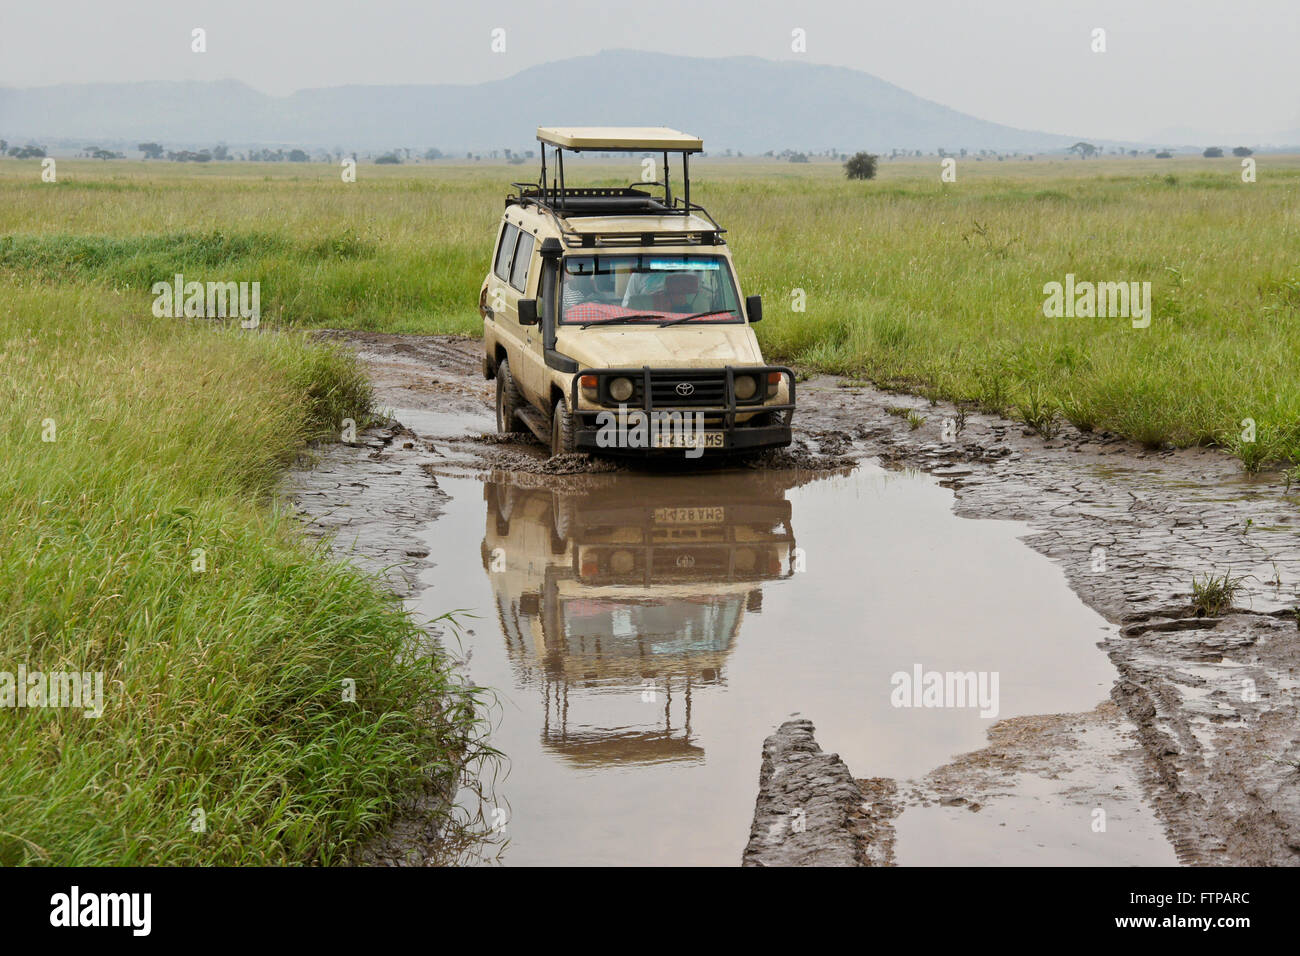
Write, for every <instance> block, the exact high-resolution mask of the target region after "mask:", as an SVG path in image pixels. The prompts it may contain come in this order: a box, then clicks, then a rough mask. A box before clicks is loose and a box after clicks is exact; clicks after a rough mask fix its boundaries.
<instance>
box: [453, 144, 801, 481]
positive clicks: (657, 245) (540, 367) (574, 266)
mask: <svg viewBox="0 0 1300 956" xmlns="http://www.w3.org/2000/svg"><path fill="white" fill-rule="evenodd" d="M537 139H538V142H539V143H540V145H541V177H540V179H539V181H538V182H537V183H535V184H533V183H513V184H512V185H513V186H514V187H515V189H516V192H514V193H513V194H511V195H510V196H509V197H507V199H506V203H505V213H504V215H503V216H502V218H501V224H500V229H499V231H498V234H497V242H496V247H495V253H494V256H493V261H492V267H491V269H490V270H489V271H488V275H487V278H486V279H485V280H484V281H483V287H482V291H481V293H480V296H479V311H480V312H481V314H482V316H483V346H484V356H483V373H484V376H485V377H486V378H488V379H495V380H496V420H497V430H498V431H499V432H517V431H522V430H523V429H524V428H527V429H528V430H530V431H531V432H533V434H535V435H536V436H537V438H538V439H539V440H540V441H542V442H543V443H545V444H547V445H549V446H550V450H551V454H552V455H560V454H565V453H568V452H573V451H577V450H583V451H593V452H604V453H609V454H654V453H656V452H658V453H662V452H664V451H667V450H670V449H677V450H678V452H679V453H680V452H681V451H683V450H685V453H686V455H687V456H688V457H691V458H696V457H699V456H700V455H702V454H704V453H706V452H708V453H710V454H734V453H740V452H752V451H757V450H760V449H763V448H770V447H777V446H784V445H788V444H790V421H791V418H792V416H793V414H794V374H793V373H792V372H791V370H790V369H788V368H786V367H784V366H777V365H768V364H766V363H765V362H764V361H763V356H762V354H761V353H760V351H759V347H758V341H757V339H756V338H755V337H754V331H753V329H752V328H751V327H750V326H752V325H753V323H755V322H758V321H759V320H760V319H761V318H762V316H763V309H762V301H761V299H760V297H759V296H756V295H755V296H750V297H748V298H742V296H741V291H740V285H739V282H738V280H737V278H736V274H735V270H734V269H733V268H732V261H731V252H730V250H729V249H728V248H727V244H726V241H725V240H724V238H723V234H724V232H725V230H724V229H722V227H721V226H719V225H718V223H717V222H716V221H715V220H714V219H713V217H712V216H710V215H709V213H708V212H707V211H706V210H705V209H704V207H703V206H700V205H699V204H697V203H693V202H691V192H690V166H689V157H690V155H691V154H692V153H698V152H700V150H701V149H702V145H703V144H702V143H701V141H700V140H698V139H696V138H694V137H692V136H688V135H686V134H684V133H680V132H677V131H676V130H671V129H663V128H646V129H641V128H551V127H542V128H539V129H538V130H537ZM548 148H549V149H550V151H551V159H552V165H551V167H550V169H551V174H552V179H551V181H550V182H549V183H548V182H547V170H548V167H547V152H548ZM566 151H568V152H575V153H576V152H583V151H590V152H601V153H607V152H626V153H640V154H648V155H650V156H654V155H656V154H662V157H663V178H662V181H650V182H641V183H637V184H634V185H630V186H626V187H599V188H592V187H575V186H567V185H566V184H565V179H564V154H565V152H566ZM671 154H677V155H679V156H680V158H681V168H682V189H683V195H682V196H681V197H678V196H674V195H673V191H672V186H671V183H670V177H669V163H668V157H669V156H670V155H671ZM644 168H646V169H647V170H650V169H651V168H652V166H651V163H650V162H646V164H645V167H644ZM651 175H653V174H651Z"/></svg>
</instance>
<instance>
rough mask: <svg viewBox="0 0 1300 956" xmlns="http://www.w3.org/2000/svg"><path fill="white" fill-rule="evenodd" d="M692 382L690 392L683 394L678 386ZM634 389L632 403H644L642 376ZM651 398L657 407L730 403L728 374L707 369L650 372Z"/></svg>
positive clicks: (635, 382)
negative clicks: (703, 370)
mask: <svg viewBox="0 0 1300 956" xmlns="http://www.w3.org/2000/svg"><path fill="white" fill-rule="evenodd" d="M682 385H689V386H690V394H689V395H683V394H682V393H681V392H680V391H678V388H679V386H682ZM634 386H635V392H634V393H633V395H632V403H633V404H636V405H641V404H643V402H644V396H643V394H642V393H643V390H644V387H645V383H644V380H643V379H636V380H634ZM650 397H651V399H652V400H653V402H654V407H655V408H683V407H695V406H701V405H714V406H718V405H726V404H727V376H726V373H722V374H719V373H718V372H714V371H707V372H674V373H671V374H665V373H663V372H651V373H650Z"/></svg>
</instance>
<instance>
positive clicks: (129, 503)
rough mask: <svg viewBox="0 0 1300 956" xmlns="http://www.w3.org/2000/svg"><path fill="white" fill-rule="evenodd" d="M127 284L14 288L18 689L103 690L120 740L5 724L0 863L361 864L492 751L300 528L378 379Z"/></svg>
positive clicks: (10, 320)
mask: <svg viewBox="0 0 1300 956" xmlns="http://www.w3.org/2000/svg"><path fill="white" fill-rule="evenodd" d="M100 195H107V194H104V193H101V194H100ZM88 205H89V207H90V208H91V209H96V208H97V206H98V204H96V203H90V204H88ZM7 208H8V206H7V204H6V209H7ZM101 212H102V211H101ZM32 215H33V217H34V218H33V221H34V222H41V221H43V218H42V216H40V215H38V214H36V213H32ZM123 230H124V232H126V233H128V234H129V233H130V232H131V230H130V229H128V228H126V227H125V226H124V227H123ZM187 267H188V264H187ZM110 286H111V284H107V283H102V282H91V283H78V282H71V283H69V282H67V281H65V280H64V279H54V280H49V279H45V278H42V279H40V280H37V279H35V278H34V277H33V276H32V275H30V274H28V273H26V272H23V271H21V270H20V271H18V272H17V273H16V274H14V273H12V272H11V273H10V274H9V275H8V276H6V277H2V278H0V367H3V368H4V375H3V377H0V424H2V425H3V428H2V433H3V436H4V442H5V450H4V455H3V458H2V459H0V671H7V672H9V674H10V675H14V674H16V672H17V671H18V670H19V667H20V666H22V667H25V668H26V669H27V670H28V671H29V672H32V671H40V672H43V673H45V674H50V673H52V672H59V671H65V672H77V673H83V672H92V673H93V672H101V673H102V675H103V714H102V716H99V717H97V718H96V717H87V716H85V711H84V709H82V708H78V709H66V708H58V709H56V708H49V707H46V708H41V709H34V708H26V709H19V708H17V707H14V706H13V704H14V701H13V700H10V701H9V702H8V705H7V706H6V707H5V708H4V709H0V766H2V767H3V768H4V769H3V781H2V782H0V865H16V864H63V865H103V864H122V865H126V864H235V863H239V864H261V863H270V864H295V863H319V864H328V863H337V862H344V861H346V860H348V859H349V858H350V855H351V853H352V852H353V851H354V850H355V849H356V848H357V847H358V846H360V845H361V844H362V843H363V842H364V841H365V840H366V839H367V838H368V837H369V836H370V835H371V834H373V833H374V832H375V831H376V830H377V829H378V828H379V827H381V826H382V825H383V823H384V821H385V820H386V819H387V818H388V817H389V816H390V815H391V814H392V812H393V809H394V807H393V804H394V799H395V797H394V795H395V794H402V793H406V792H410V791H411V790H412V789H414V788H418V787H419V786H422V785H426V784H428V783H430V782H433V783H435V784H441V785H444V786H445V785H447V784H449V783H450V781H451V780H453V779H454V778H455V775H456V772H457V767H458V766H459V761H460V760H461V759H462V758H463V757H467V756H471V757H472V751H473V750H474V748H475V742H476V741H477V740H478V739H479V733H480V725H479V723H478V717H477V716H476V708H475V701H474V699H473V697H472V695H470V694H469V692H467V691H466V690H464V689H463V688H462V687H461V686H460V685H459V684H458V683H457V682H456V680H455V679H454V678H453V677H452V676H451V674H450V673H449V671H448V669H447V666H446V664H445V661H444V659H443V658H442V657H440V656H438V655H434V656H418V655H415V654H412V653H409V651H410V650H411V649H412V648H413V647H415V646H417V643H418V642H419V641H420V638H421V637H422V632H421V631H420V630H419V629H418V628H417V627H416V626H415V624H414V623H413V622H412V620H411V619H410V618H409V617H408V616H407V614H406V613H405V611H404V610H403V608H402V606H401V605H400V603H399V602H398V601H396V599H395V598H394V597H393V596H392V595H391V594H389V593H388V592H387V591H385V590H384V589H383V588H382V587H380V586H379V585H378V584H377V583H376V582H375V581H374V580H373V579H371V578H368V577H366V576H365V575H363V574H361V573H360V572H358V571H356V570H355V569H353V568H351V567H350V566H348V565H345V564H342V563H339V562H337V561H334V560H331V559H330V558H329V557H328V552H327V551H326V550H325V549H324V547H323V546H313V545H309V544H307V543H305V539H304V537H303V535H302V534H301V530H300V528H299V525H298V523H297V521H296V519H295V518H294V517H293V516H292V515H291V514H290V513H289V512H287V510H285V509H284V508H283V507H280V506H278V505H277V501H278V496H277V491H276V489H277V485H278V483H279V482H280V481H281V478H282V471H283V468H284V466H285V464H286V463H287V462H289V461H291V460H292V459H293V457H294V456H295V455H296V454H298V453H299V452H300V451H301V449H302V447H303V443H304V442H306V441H308V440H310V439H312V438H315V437H320V436H323V435H325V434H330V435H336V434H337V428H338V423H339V422H340V421H341V419H342V418H344V417H355V418H356V419H358V420H359V421H360V420H363V419H364V417H365V415H366V413H367V411H368V408H369V403H370V387H369V383H368V382H367V381H366V379H365V376H364V374H363V373H361V371H360V370H359V369H358V367H357V365H356V363H355V360H354V358H353V357H352V356H351V355H350V354H346V353H340V352H336V351H333V350H329V349H325V348H321V347H315V346H312V345H309V344H308V343H307V342H306V341H305V340H304V337H303V336H300V335H298V334H296V333H293V334H287V335H262V334H257V333H245V332H241V331H240V330H239V329H238V328H234V329H226V330H221V329H219V328H214V327H213V325H212V324H210V323H195V322H192V321H189V322H187V321H177V320H172V319H156V318H154V317H153V316H152V315H151V314H150V311H149V308H148V301H147V300H146V299H145V298H144V297H142V296H141V295H137V294H125V293H123V292H122V291H121V290H116V291H115V290H113V289H112V288H111V287H110ZM10 679H11V680H12V679H13V678H12V676H11V678H10ZM346 681H352V682H355V684H354V686H355V703H353V702H349V701H348V700H346V699H345V695H344V688H345V682H346ZM24 690H25V689H24ZM28 700H29V701H30V698H28Z"/></svg>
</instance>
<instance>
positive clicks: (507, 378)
mask: <svg viewBox="0 0 1300 956" xmlns="http://www.w3.org/2000/svg"><path fill="white" fill-rule="evenodd" d="M521 404H522V399H521V398H520V396H519V389H517V388H515V379H514V376H513V375H511V374H510V363H509V362H507V361H506V360H505V359H502V360H501V364H500V365H498V366H497V433H498V434H501V435H508V434H512V433H514V432H521V431H523V430H524V429H523V426H522V425H520V423H519V419H517V418H516V417H515V412H517V411H519V408H520V405H521Z"/></svg>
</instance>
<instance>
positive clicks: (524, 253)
mask: <svg viewBox="0 0 1300 956" xmlns="http://www.w3.org/2000/svg"><path fill="white" fill-rule="evenodd" d="M534 241H535V240H534V239H533V237H532V236H530V235H528V233H526V232H525V233H520V235H519V248H518V249H516V250H515V264H514V266H513V267H512V268H511V269H510V284H511V285H512V286H514V287H515V288H516V289H518V290H519V291H520V292H523V291H524V288H525V286H526V285H527V283H528V263H529V262H530V261H532V258H533V242H534Z"/></svg>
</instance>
